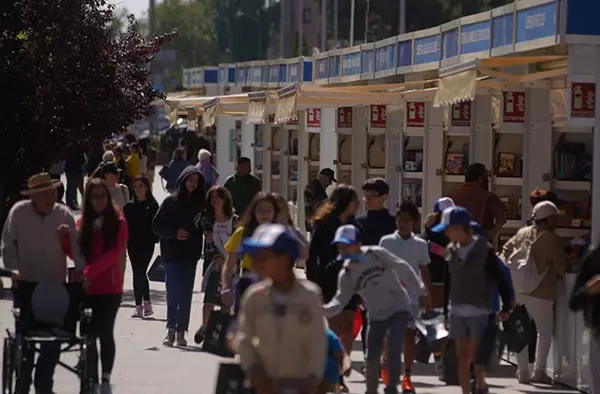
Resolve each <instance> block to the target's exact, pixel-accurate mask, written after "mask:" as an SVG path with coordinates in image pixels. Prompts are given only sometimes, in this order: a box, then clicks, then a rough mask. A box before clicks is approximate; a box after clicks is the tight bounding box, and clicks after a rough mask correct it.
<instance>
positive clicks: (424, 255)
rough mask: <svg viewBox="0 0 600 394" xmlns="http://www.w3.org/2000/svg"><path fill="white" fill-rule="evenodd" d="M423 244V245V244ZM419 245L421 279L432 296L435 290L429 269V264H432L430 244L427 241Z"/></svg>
mask: <svg viewBox="0 0 600 394" xmlns="http://www.w3.org/2000/svg"><path fill="white" fill-rule="evenodd" d="M421 245H422V246H421ZM419 246H421V248H420V252H421V257H420V259H419V271H420V273H421V280H422V281H423V284H424V285H425V288H426V289H427V294H429V295H430V296H431V294H432V292H433V285H432V283H431V272H430V271H429V267H428V265H429V264H431V258H430V257H429V245H428V244H427V243H426V242H423V243H420V244H419Z"/></svg>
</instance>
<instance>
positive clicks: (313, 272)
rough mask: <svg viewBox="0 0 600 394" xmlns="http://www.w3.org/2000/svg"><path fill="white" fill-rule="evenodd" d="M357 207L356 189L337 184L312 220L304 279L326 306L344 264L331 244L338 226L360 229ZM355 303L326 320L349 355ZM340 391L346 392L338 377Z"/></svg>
mask: <svg viewBox="0 0 600 394" xmlns="http://www.w3.org/2000/svg"><path fill="white" fill-rule="evenodd" d="M359 206H360V202H359V199H358V194H357V193H356V190H355V189H354V188H353V187H352V186H349V185H344V184H339V185H337V186H336V188H335V189H334V190H333V192H332V193H331V196H329V198H328V199H327V200H325V201H324V202H323V204H321V206H320V207H319V209H318V210H317V212H316V213H315V215H314V216H313V217H312V219H311V224H312V226H313V232H312V237H311V241H310V246H309V249H308V260H307V261H306V277H307V279H309V280H311V281H313V282H315V283H316V284H318V285H319V286H320V287H321V291H322V293H323V298H324V301H325V303H328V302H329V301H331V299H332V298H333V296H334V295H335V293H336V291H337V285H338V274H339V272H340V270H341V269H342V265H343V261H342V260H338V258H337V256H338V250H337V246H336V245H334V244H332V243H331V242H332V241H333V239H334V236H335V232H336V230H337V229H338V227H340V226H342V225H345V224H353V225H355V226H357V227H360V226H359V225H358V223H356V220H355V218H354V216H355V215H356V212H357V211H358V208H359ZM358 303H359V298H358V297H354V298H352V301H350V303H348V305H346V307H344V311H343V312H342V313H340V314H339V315H337V316H334V317H332V318H331V319H328V321H329V327H330V328H331V329H332V330H333V331H334V332H335V333H336V334H337V335H338V337H339V338H340V341H341V342H342V345H344V349H345V350H346V352H348V353H350V352H351V351H352V342H353V341H354V338H353V336H352V328H353V323H354V315H355V313H356V309H357V308H358ZM340 390H341V391H344V392H347V390H348V389H347V387H346V385H345V384H344V380H343V376H341V375H340Z"/></svg>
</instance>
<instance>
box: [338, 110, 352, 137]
mask: <svg viewBox="0 0 600 394" xmlns="http://www.w3.org/2000/svg"><path fill="white" fill-rule="evenodd" d="M336 114H337V119H336V122H337V124H336V128H335V129H336V131H337V132H338V133H340V132H351V131H352V127H353V126H354V124H353V118H352V116H353V113H352V107H340V108H338V109H337V112H336Z"/></svg>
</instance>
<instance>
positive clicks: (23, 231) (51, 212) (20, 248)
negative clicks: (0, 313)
mask: <svg viewBox="0 0 600 394" xmlns="http://www.w3.org/2000/svg"><path fill="white" fill-rule="evenodd" d="M60 186H61V182H60V181H58V180H53V179H52V177H51V176H50V174H48V173H41V174H37V175H34V176H32V177H31V178H29V181H28V183H27V190H25V191H23V192H22V194H23V195H25V196H29V197H30V199H29V200H25V201H20V202H18V203H17V204H15V206H13V207H12V209H11V210H10V212H9V214H8V218H7V219H6V223H5V225H4V231H3V233H2V242H1V244H0V249H1V251H2V257H3V259H4V266H5V268H6V269H8V270H10V271H12V273H13V283H14V284H15V285H16V284H17V283H18V281H27V282H55V283H56V282H58V283H64V282H66V280H67V257H66V255H65V252H64V250H63V247H62V243H61V238H62V237H63V236H66V235H67V234H68V236H69V241H70V244H71V248H72V250H73V252H74V253H73V258H74V259H75V265H76V270H81V269H83V267H84V266H85V260H84V259H83V257H82V255H81V253H80V249H79V246H78V242H77V238H76V227H75V218H74V217H73V214H72V213H71V211H70V210H69V208H67V207H66V206H65V205H62V204H57V202H56V200H57V191H56V189H58V188H59V187H60ZM18 302H19V300H18V297H16V298H15V303H18ZM59 358H60V344H57V343H51V342H48V343H43V344H42V348H41V352H40V357H39V359H38V361H37V365H36V372H35V379H34V380H35V382H34V386H35V390H36V393H38V394H49V393H52V386H53V376H54V369H55V367H56V364H57V363H58V360H59ZM26 359H27V360H28V361H27V362H25V363H24V364H23V370H22V374H21V376H19V380H18V382H17V393H29V386H30V385H31V370H32V368H33V357H32V355H31V354H30V355H29V357H26Z"/></svg>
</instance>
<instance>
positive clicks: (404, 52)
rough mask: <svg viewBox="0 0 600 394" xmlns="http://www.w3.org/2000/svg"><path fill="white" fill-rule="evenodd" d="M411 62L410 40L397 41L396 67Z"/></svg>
mask: <svg viewBox="0 0 600 394" xmlns="http://www.w3.org/2000/svg"><path fill="white" fill-rule="evenodd" d="M411 64H412V42H411V41H402V42H399V43H398V67H407V66H410V65H411Z"/></svg>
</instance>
